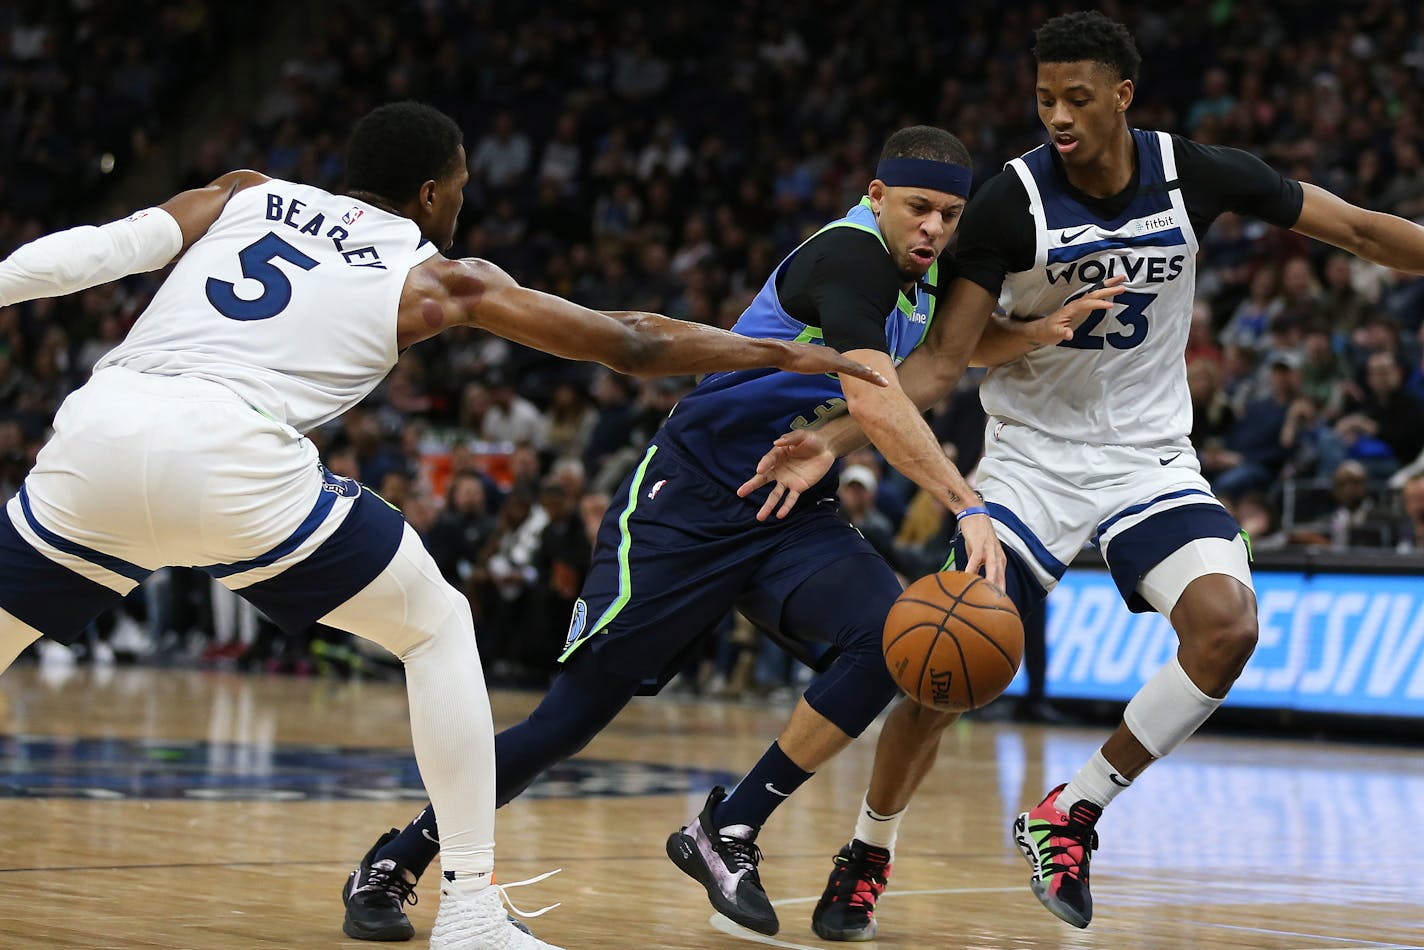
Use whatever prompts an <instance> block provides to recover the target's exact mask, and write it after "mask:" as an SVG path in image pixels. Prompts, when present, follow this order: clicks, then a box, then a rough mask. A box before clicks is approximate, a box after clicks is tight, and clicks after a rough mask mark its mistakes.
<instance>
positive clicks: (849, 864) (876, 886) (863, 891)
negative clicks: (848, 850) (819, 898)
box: [835, 854, 889, 912]
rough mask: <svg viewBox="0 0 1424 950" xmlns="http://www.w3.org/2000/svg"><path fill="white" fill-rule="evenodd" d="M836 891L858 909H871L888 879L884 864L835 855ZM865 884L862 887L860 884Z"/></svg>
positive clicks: (873, 907)
mask: <svg viewBox="0 0 1424 950" xmlns="http://www.w3.org/2000/svg"><path fill="white" fill-rule="evenodd" d="M835 862H836V882H835V887H836V892H837V893H838V894H844V895H845V896H846V901H847V903H849V904H850V906H851V907H854V908H856V909H858V910H864V911H867V912H868V911H872V910H874V909H875V901H876V900H877V899H878V898H879V897H880V895H881V893H883V892H884V890H885V884H886V882H887V881H888V880H889V879H888V878H887V877H886V876H885V865H883V864H875V863H872V862H870V861H856V860H855V859H853V858H847V857H843V856H842V855H839V854H838V855H836V857H835ZM862 884H864V885H865V886H864V887H862V886H861V885H862Z"/></svg>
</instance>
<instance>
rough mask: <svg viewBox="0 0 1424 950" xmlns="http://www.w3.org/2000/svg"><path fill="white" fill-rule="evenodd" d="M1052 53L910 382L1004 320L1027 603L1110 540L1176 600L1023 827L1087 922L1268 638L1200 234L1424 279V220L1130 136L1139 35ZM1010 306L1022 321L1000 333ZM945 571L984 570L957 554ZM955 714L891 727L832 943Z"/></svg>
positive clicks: (1010, 320) (993, 386) (1011, 528)
mask: <svg viewBox="0 0 1424 950" xmlns="http://www.w3.org/2000/svg"><path fill="white" fill-rule="evenodd" d="M1036 39H1037V42H1036V45H1035V48H1034V52H1035V56H1036V58H1037V61H1038V77H1037V94H1038V110H1039V118H1040V119H1041V121H1042V122H1043V125H1044V127H1045V129H1046V130H1047V132H1048V137H1049V142H1048V144H1046V145H1044V146H1040V147H1039V148H1037V149H1034V150H1033V151H1031V152H1029V153H1028V154H1026V155H1024V156H1022V157H1020V158H1017V159H1015V160H1013V161H1012V162H1010V163H1009V165H1008V166H1007V168H1006V170H1005V171H1003V172H1002V173H1000V174H999V175H998V176H996V177H995V178H993V179H991V180H989V181H988V182H986V183H985V184H984V186H983V187H982V189H981V190H980V191H979V193H978V194H976V195H975V196H974V200H973V201H972V202H971V203H970V205H969V207H968V209H967V210H966V212H965V216H964V222H963V224H962V225H961V227H960V237H959V247H958V250H957V252H956V259H957V262H958V265H959V278H958V279H957V280H956V281H955V283H954V285H953V287H952V288H951V290H950V293H949V295H948V302H947V304H946V310H947V314H946V316H947V317H948V320H947V321H946V323H942V324H941V326H944V325H948V326H953V327H955V328H956V332H955V333H954V334H937V333H931V335H930V339H929V340H927V341H926V344H925V345H924V346H923V347H921V348H920V350H919V351H918V352H917V353H916V354H915V355H914V356H912V357H911V358H910V359H909V360H908V361H906V363H905V364H904V366H902V367H901V369H900V381H901V385H902V386H903V387H904V389H905V391H906V392H907V393H909V394H910V395H911V397H912V398H913V399H914V400H915V401H916V403H917V404H918V405H920V406H926V407H927V406H930V405H932V404H934V403H935V402H936V401H937V400H939V399H940V398H941V397H942V396H943V395H944V394H945V393H947V392H949V390H950V389H951V388H952V386H953V385H954V383H955V382H956V380H957V379H958V378H959V375H960V374H961V372H962V371H963V369H964V367H965V366H966V364H968V363H969V362H970V360H971V353H970V352H969V347H971V346H973V345H974V344H972V343H971V342H969V341H972V340H973V339H974V338H975V333H974V332H973V330H972V329H969V328H972V327H975V326H980V327H984V332H983V336H982V339H981V340H980V341H979V343H978V347H977V350H976V351H975V352H974V354H973V360H974V362H976V363H980V364H982V365H988V366H992V367H993V369H992V371H991V372H990V374H989V377H988V379H987V380H986V381H985V383H984V386H983V389H982V397H983V401H984V408H985V410H986V411H987V413H988V415H989V424H988V432H987V436H986V447H985V456H984V460H983V462H982V463H981V466H980V473H981V479H980V483H979V486H978V487H979V489H980V491H981V493H982V494H983V496H984V499H985V502H986V504H987V507H988V508H989V511H990V513H991V516H992V518H993V521H994V527H995V530H996V531H997V532H998V535H999V538H1000V540H1002V541H1003V544H1004V547H1005V549H1006V553H1007V555H1008V558H1009V564H1008V569H1007V577H1008V584H1009V592H1010V594H1011V595H1012V596H1013V598H1014V601H1015V602H1016V603H1017V605H1018V607H1019V610H1020V612H1024V613H1026V612H1027V611H1029V610H1032V609H1035V608H1036V607H1037V606H1038V605H1039V603H1040V602H1041V601H1042V599H1043V597H1044V596H1045V595H1046V593H1047V592H1048V591H1049V590H1051V589H1052V588H1053V586H1054V585H1055V584H1056V583H1057V582H1058V579H1059V578H1060V577H1061V576H1062V575H1063V572H1064V571H1065V570H1066V569H1067V565H1068V563H1069V562H1071V561H1072V559H1073V556H1074V554H1075V553H1076V552H1077V551H1079V550H1080V549H1081V548H1082V546H1083V544H1084V543H1085V542H1089V541H1091V542H1092V543H1093V544H1095V545H1096V546H1097V547H1098V548H1099V549H1100V550H1101V551H1102V553H1103V557H1104V559H1105V560H1106V562H1107V565H1108V568H1109V570H1110V571H1111V573H1112V577H1113V580H1114V582H1115V583H1116V585H1117V587H1118V589H1119V591H1120V592H1121V595H1122V597H1123V599H1124V600H1125V601H1126V602H1127V604H1128V606H1129V608H1130V609H1132V610H1134V611H1146V610H1157V611H1159V612H1160V613H1162V615H1163V616H1165V617H1167V618H1169V620H1170V621H1171V623H1172V626H1173V628H1174V629H1175V630H1176V632H1177V635H1178V638H1179V648H1178V651H1177V654H1176V656H1174V657H1173V658H1172V659H1171V660H1170V661H1169V662H1168V663H1167V665H1166V666H1165V667H1163V668H1162V669H1161V670H1160V671H1158V672H1157V673H1156V674H1155V675H1153V676H1152V677H1151V678H1150V679H1149V680H1148V681H1147V683H1146V684H1144V685H1143V687H1142V688H1141V689H1140V690H1139V691H1138V693H1137V694H1136V695H1135V696H1134V697H1133V698H1132V701H1131V702H1129V703H1128V706H1127V709H1126V712H1125V714H1124V716H1123V721H1122V724H1121V725H1120V726H1119V727H1118V729H1117V731H1116V732H1114V733H1113V735H1112V736H1111V738H1109V739H1108V741H1107V742H1106V743H1105V744H1104V745H1103V746H1102V748H1101V749H1100V750H1099V751H1098V752H1096V753H1095V754H1094V755H1093V757H1092V759H1091V760H1089V761H1088V762H1087V763H1085V764H1084V766H1083V767H1082V768H1081V769H1080V770H1079V771H1078V773H1077V774H1076V775H1074V776H1072V778H1071V780H1070V781H1068V782H1067V783H1065V784H1064V785H1060V786H1058V787H1057V788H1055V789H1053V790H1052V791H1050V792H1049V793H1048V795H1047V797H1046V798H1044V800H1043V801H1042V802H1041V803H1039V804H1038V805H1036V806H1034V807H1033V808H1031V809H1029V810H1028V811H1027V812H1025V813H1023V814H1022V815H1020V816H1019V818H1018V820H1017V821H1016V822H1015V826H1014V834H1015V838H1016V840H1017V842H1018V844H1019V846H1020V848H1021V849H1022V851H1023V852H1024V855H1025V857H1026V858H1027V860H1028V862H1029V865H1030V866H1031V868H1032V872H1033V873H1032V877H1031V886H1032V889H1033V892H1034V894H1035V895H1036V896H1037V897H1038V899H1039V900H1040V901H1041V902H1042V903H1043V904H1044V906H1045V907H1047V908H1048V910H1050V911H1051V912H1052V913H1054V914H1055V915H1057V916H1058V917H1060V918H1061V919H1063V920H1065V921H1067V922H1068V923H1070V924H1072V925H1073V926H1075V927H1086V926H1087V925H1088V923H1089V921H1090V920H1091V919H1092V912H1093V905H1092V898H1091V895H1090V892H1089V888H1088V863H1089V859H1090V856H1091V853H1092V851H1093V850H1094V849H1095V848H1096V846H1097V841H1098V838H1097V831H1096V830H1095V825H1096V823H1097V820H1098V817H1099V816H1100V815H1101V814H1102V810H1103V808H1105V807H1106V806H1107V805H1108V804H1109V803H1110V802H1111V801H1112V800H1113V799H1114V798H1115V797H1116V796H1117V795H1118V794H1119V793H1121V792H1122V791H1123V790H1125V789H1127V788H1129V787H1131V785H1132V782H1133V779H1135V778H1136V777H1137V776H1138V775H1139V774H1140V773H1141V772H1142V771H1143V770H1144V769H1145V768H1146V767H1147V766H1148V765H1150V764H1151V763H1152V762H1154V761H1155V760H1157V759H1159V758H1161V757H1163V756H1165V755H1167V754H1169V753H1170V752H1172V751H1173V750H1174V749H1176V748H1177V747H1178V746H1179V745H1181V744H1182V743H1183V742H1184V741H1185V740H1186V739H1187V738H1188V737H1189V736H1190V735H1191V734H1192V733H1194V732H1195V731H1196V730H1197V729H1198V728H1199V727H1200V726H1201V725H1202V723H1203V722H1205V721H1206V719H1207V718H1208V717H1209V716H1210V715H1211V714H1212V712H1213V711H1215V710H1216V708H1217V707H1218V706H1220V705H1221V703H1222V701H1223V699H1224V698H1225V696H1226V693H1227V690H1228V689H1230V687H1231V684H1232V683H1233V682H1234V681H1235V680H1236V677H1237V676H1238V674H1239V673H1240V672H1241V669H1242V667H1243V666H1244V665H1245V664H1246V661H1247V660H1248V659H1249V658H1250V656H1251V653H1252V651H1253V650H1254V648H1255V644H1256V635H1257V625H1256V599H1255V594H1254V591H1253V588H1252V584H1251V573H1250V568H1249V564H1248V560H1249V558H1248V551H1247V548H1246V545H1245V544H1244V543H1243V540H1242V538H1241V535H1240V528H1239V526H1238V525H1237V524H1236V522H1235V520H1234V519H1233V518H1232V517H1231V515H1230V514H1229V513H1228V512H1227V511H1226V509H1225V508H1223V507H1222V506H1221V505H1220V504H1219V503H1218V502H1217V500H1216V499H1215V497H1213V496H1212V494H1211V492H1210V489H1209V487H1208V485H1207V482H1206V481H1205V479H1203V478H1202V476H1201V473H1200V466H1199V464H1198V461H1197V457H1196V453H1195V452H1194V451H1193V450H1192V446H1191V444H1190V442H1189V441H1188V438H1187V435H1188V431H1189V430H1190V426H1191V404H1190V399H1189V397H1188V393H1187V385H1186V373H1185V365H1184V362H1183V356H1182V354H1183V352H1184V349H1185V343H1186V337H1187V330H1188V325H1189V322H1190V316H1191V307H1192V300H1193V296H1194V290H1195V273H1196V266H1195V259H1196V253H1197V248H1198V243H1199V241H1200V238H1201V236H1202V235H1204V234H1205V233H1206V229H1207V228H1208V227H1209V226H1210V225H1211V222H1212V221H1213V220H1214V219H1215V218H1216V217H1217V216H1218V215H1220V214H1221V213H1222V212H1225V211H1234V212H1237V213H1240V214H1248V215H1255V216H1257V217H1260V218H1262V219H1264V220H1266V221H1268V222H1270V223H1272V224H1275V225H1277V226H1279V227H1286V228H1291V229H1292V230H1295V231H1297V232H1299V233H1300V234H1304V235H1306V236H1308V237H1312V238H1315V239H1317V240H1320V241H1324V242H1326V243H1328V244H1331V245H1334V246H1335V247H1339V248H1343V249H1345V250H1348V251H1350V252H1352V253H1354V254H1356V255H1358V256H1359V257H1362V258H1364V259H1366V260H1370V261H1373V262H1376V263H1378V264H1382V265H1384V266H1387V267H1391V268H1395V269H1397V270H1403V271H1408V272H1410V273H1415V274H1420V273H1424V228H1421V227H1419V226H1418V225H1415V224H1413V223H1411V222H1409V221H1406V220H1404V219H1402V218H1398V217H1395V216H1393V215H1388V214H1380V213H1375V212H1370V211H1365V210H1363V209H1361V208H1357V207H1354V206H1353V205H1350V204H1348V203H1347V202H1345V201H1342V200H1341V199H1339V198H1337V197H1336V196H1334V195H1332V194H1330V193H1329V192H1327V191H1324V190H1322V189H1320V188H1318V187H1316V186H1314V185H1310V184H1301V183H1300V182H1296V181H1293V180H1290V179H1287V178H1284V177H1282V176H1281V175H1280V174H1278V173H1277V172H1275V171H1273V170H1272V169H1271V168H1270V167H1268V166H1267V165H1266V164H1265V163H1263V162H1262V161H1260V160H1259V159H1257V158H1256V157H1254V156H1252V155H1250V154H1249V153H1246V152H1242V151H1238V150H1236V149H1230V148H1219V147H1214V146H1203V145H1198V144H1196V143H1194V142H1191V141H1188V140H1187V139H1184V138H1182V137H1180V136H1176V135H1167V134H1165V133H1158V132H1145V131H1141V130H1138V129H1133V128H1131V127H1130V126H1129V125H1128V123H1127V118H1126V113H1127V110H1128V108H1129V107H1130V106H1131V104H1132V97H1133V89H1134V83H1135V81H1136V77H1137V69H1138V65H1139V63H1140V58H1139V56H1138V53H1137V50H1136V46H1135V44H1134V42H1133V39H1132V36H1131V34H1130V33H1129V32H1128V31H1127V29H1126V28H1125V27H1123V26H1122V25H1121V24H1119V23H1115V22H1113V21H1112V20H1110V19H1108V18H1107V17H1105V16H1103V15H1101V14H1099V13H1073V14H1068V15H1065V16H1060V17H1056V18H1054V19H1052V20H1049V21H1048V22H1047V23H1045V24H1044V25H1043V27H1042V28H1041V29H1040V30H1039V31H1038V33H1037V37H1036ZM1105 285H1106V290H1101V289H1099V288H1103V287H1104V286H1105ZM1095 293H1113V294H1115V295H1116V299H1115V302H1114V306H1113V307H1112V308H1111V310H1109V311H1106V312H1104V311H1096V310H1095V311H1092V312H1091V313H1088V314H1086V317H1087V318H1086V320H1084V321H1083V322H1082V323H1081V325H1077V326H1074V323H1075V320H1076V318H1077V317H1082V316H1084V315H1085V314H1083V313H1079V314H1077V315H1076V316H1075V315H1073V314H1070V313H1068V312H1067V311H1065V310H1063V309H1061V308H1062V307H1063V305H1064V302H1065V301H1070V300H1073V299H1075V298H1078V297H1080V296H1081V295H1085V294H1088V295H1091V294H1095ZM996 305H997V307H999V308H1001V309H1002V310H1003V312H1004V313H1005V314H1007V315H1008V317H1007V318H994V319H992V320H991V315H992V314H993V313H994V311H995V308H996ZM1047 313H1052V314H1053V316H1052V317H1051V318H1050V319H1047V320H1037V321H1032V320H1028V319H1027V318H1033V317H1035V316H1037V315H1041V314H1047ZM1015 318H1019V319H1015ZM1045 344H1048V345H1045ZM853 429H854V425H853V420H837V421H834V422H831V423H829V424H828V425H827V426H826V427H825V428H824V429H823V430H822V431H820V432H818V433H816V434H814V435H813V434H809V433H806V432H798V433H791V434H788V435H787V436H784V437H783V438H782V439H781V440H779V444H778V447H777V448H776V449H775V450H773V451H772V452H771V453H770V454H769V455H768V456H767V457H766V458H765V459H763V461H762V463H761V465H760V466H759V473H758V475H757V476H756V477H755V478H753V479H751V480H750V481H748V483H747V484H746V485H745V486H743V491H747V492H750V491H753V490H758V491H759V490H761V489H762V487H763V486H764V485H765V483H766V482H767V481H769V480H770V481H775V482H776V483H777V485H776V486H775V488H774V490H773V492H772V494H771V495H770V496H767V502H766V505H765V507H764V508H763V511H762V513H761V514H762V515H763V516H769V515H770V514H771V513H773V512H775V511H779V510H780V509H781V508H785V506H786V505H788V504H791V503H794V502H795V501H796V498H797V492H798V490H799V489H801V488H802V487H804V486H808V485H810V484H813V483H814V482H815V481H816V480H817V479H819V478H820V473H821V472H823V471H825V469H826V466H828V465H829V464H830V462H829V459H830V458H831V457H833V456H834V455H836V454H841V453H843V452H845V451H849V450H850V449H851V448H853V447H854V446H855V445H856V444H858V443H861V442H863V441H864V438H863V436H859V435H858V434H856V433H855V432H854V431H853ZM949 563H950V565H955V564H958V565H964V564H965V563H966V562H965V560H964V555H963V552H962V550H961V549H959V546H958V545H957V544H956V551H955V553H954V555H953V556H952V557H951V559H950V562H949ZM954 718H955V717H954V716H952V715H942V714H936V713H933V712H930V711H928V710H922V711H919V712H918V714H917V715H916V716H914V717H913V719H912V720H910V721H909V728H906V729H901V728H898V727H897V728H895V729H893V730H892V729H891V725H893V724H894V720H893V717H892V721H891V722H890V723H887V727H886V729H885V730H884V731H883V732H882V735H881V740H880V744H879V747H878V749H877V754H876V761H875V767H874V774H873V776H872V779H871V784H870V790H869V792H868V793H867V796H866V802H865V806H864V808H863V809H862V817H861V819H860V821H859V822H858V824H857V825H856V832H855V839H854V840H853V841H852V843H851V845H849V846H848V848H847V850H846V851H844V852H842V856H839V857H838V858H837V863H836V868H835V870H834V871H833V872H832V874H831V878H830V881H829V882H828V885H827V888H826V891H825V893H824V895H823V896H822V899H821V903H820V905H819V906H818V907H817V909H816V911H815V921H816V930H817V932H818V933H820V934H821V935H822V936H823V937H826V938H827V939H840V940H865V939H870V937H871V936H873V935H874V933H875V921H874V917H873V911H874V907H875V901H876V898H877V897H878V896H879V895H880V893H881V892H882V891H883V889H884V887H885V882H886V878H887V875H888V872H889V863H890V858H891V851H892V849H893V845H894V840H895V828H896V826H897V825H898V824H899V820H900V816H901V815H902V814H903V812H904V810H905V808H906V806H907V805H908V803H909V800H910V796H911V795H912V794H913V791H914V789H915V788H916V786H917V785H918V784H919V782H920V781H921V780H922V779H923V778H924V776H925V774H926V773H927V772H928V770H929V768H930V766H931V765H932V764H933V762H934V758H935V754H936V751H937V747H938V744H939V735H940V732H941V731H942V730H943V728H944V727H945V726H946V725H948V724H949V723H950V722H952V721H953V720H954ZM852 853H854V855H855V856H856V859H855V860H846V856H847V855H851V854H852Z"/></svg>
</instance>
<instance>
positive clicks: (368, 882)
mask: <svg viewBox="0 0 1424 950" xmlns="http://www.w3.org/2000/svg"><path fill="white" fill-rule="evenodd" d="M368 890H374V891H381V892H383V893H385V894H389V895H390V896H391V897H394V898H395V899H396V906H397V907H399V906H400V905H401V904H409V905H410V906H412V907H414V906H415V905H416V904H419V903H420V895H419V894H417V893H415V885H414V884H413V883H411V882H410V881H407V880H406V879H405V875H403V874H401V872H400V869H399V868H391V869H389V870H387V869H386V868H378V867H368V868H366V879H365V880H364V881H362V882H361V886H360V887H358V888H356V891H368ZM356 891H353V892H352V893H356Z"/></svg>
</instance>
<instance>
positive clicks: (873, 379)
mask: <svg viewBox="0 0 1424 950" xmlns="http://www.w3.org/2000/svg"><path fill="white" fill-rule="evenodd" d="M832 352H834V351H832ZM836 357H837V358H836V360H835V362H836V364H837V366H836V367H835V368H834V369H833V372H837V373H843V374H844V373H849V374H850V375H851V376H855V377H857V378H859V379H863V380H865V381H866V382H868V383H874V384H875V385H877V386H888V385H890V381H889V380H888V379H886V378H885V377H884V376H881V375H880V373H879V372H877V371H876V370H873V369H871V368H870V367H869V366H866V365H865V364H864V363H857V362H856V361H855V360H848V359H846V358H845V357H844V356H841V355H840V354H839V353H837V354H836Z"/></svg>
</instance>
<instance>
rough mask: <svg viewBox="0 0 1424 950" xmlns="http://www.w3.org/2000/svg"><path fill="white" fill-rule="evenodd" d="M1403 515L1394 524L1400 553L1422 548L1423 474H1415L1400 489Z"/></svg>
mask: <svg viewBox="0 0 1424 950" xmlns="http://www.w3.org/2000/svg"><path fill="white" fill-rule="evenodd" d="M1400 499H1401V501H1402V502H1403V506H1404V517H1403V518H1402V519H1400V520H1399V521H1398V522H1397V523H1396V526H1395V535H1396V537H1397V538H1398V541H1397V550H1398V551H1399V552H1400V553H1401V554H1404V553H1408V552H1411V551H1421V550H1424V474H1415V475H1413V476H1411V477H1410V478H1409V480H1408V481H1406V482H1405V483H1404V487H1403V488H1402V489H1401V490H1400Z"/></svg>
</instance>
